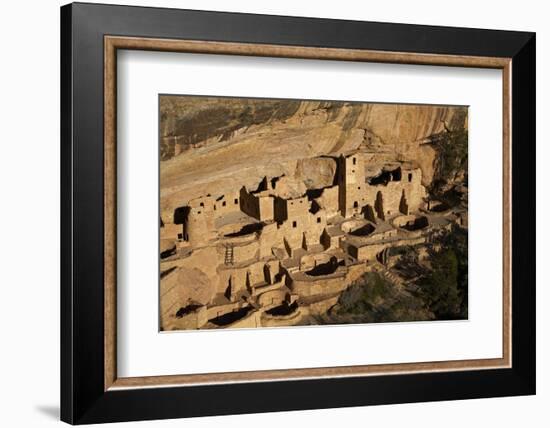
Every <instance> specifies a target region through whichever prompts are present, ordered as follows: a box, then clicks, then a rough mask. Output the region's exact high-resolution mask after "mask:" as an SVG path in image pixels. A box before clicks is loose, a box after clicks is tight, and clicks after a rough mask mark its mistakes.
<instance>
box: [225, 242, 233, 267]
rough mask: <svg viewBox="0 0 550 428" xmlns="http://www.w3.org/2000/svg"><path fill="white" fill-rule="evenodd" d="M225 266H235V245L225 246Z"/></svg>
mask: <svg viewBox="0 0 550 428" xmlns="http://www.w3.org/2000/svg"><path fill="white" fill-rule="evenodd" d="M225 264H226V265H232V264H233V245H226V246H225Z"/></svg>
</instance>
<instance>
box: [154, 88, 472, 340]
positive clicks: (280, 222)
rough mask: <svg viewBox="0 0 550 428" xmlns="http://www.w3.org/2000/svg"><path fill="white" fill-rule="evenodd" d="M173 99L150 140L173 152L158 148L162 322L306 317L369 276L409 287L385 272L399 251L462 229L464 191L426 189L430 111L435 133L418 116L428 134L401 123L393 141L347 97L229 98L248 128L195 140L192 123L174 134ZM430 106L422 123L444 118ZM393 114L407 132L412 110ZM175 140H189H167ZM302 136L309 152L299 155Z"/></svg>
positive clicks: (209, 324)
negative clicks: (244, 101) (247, 102)
mask: <svg viewBox="0 0 550 428" xmlns="http://www.w3.org/2000/svg"><path fill="white" fill-rule="evenodd" d="M174 98H175V97H174ZM182 98H184V97H182ZM197 98H199V97H197ZM186 102H187V101H186ZM270 102H271V104H273V103H274V101H270ZM306 104H307V103H306ZM174 105H175V104H170V105H169V107H171V108H172V110H170V109H169V108H166V109H165V110H164V111H163V110H162V109H161V113H162V114H163V116H162V118H163V119H162V120H163V121H164V122H162V121H161V148H162V147H164V148H165V149H166V147H171V148H170V149H169V150H165V151H164V152H163V151H162V150H161V153H163V156H164V158H163V161H162V162H161V213H160V215H161V218H160V323H161V329H162V330H185V329H213V328H253V327H277V326H293V325H311V324H316V323H317V322H316V319H317V318H316V317H317V316H322V315H323V314H326V313H329V312H330V310H331V308H334V307H335V306H336V305H338V304H339V299H340V298H341V296H342V293H343V292H344V291H345V290H346V289H348V288H349V287H350V286H351V285H352V284H354V283H355V282H356V281H357V280H359V279H360V278H362V277H363V276H364V275H365V274H367V273H377V274H379V275H381V277H383V278H385V279H386V280H387V281H389V283H391V284H393V286H395V287H397V288H399V287H402V288H403V287H407V284H406V281H405V280H404V279H403V278H399V277H398V275H397V274H396V271H394V270H393V266H394V265H395V264H396V260H398V259H399V257H400V256H399V252H400V251H401V249H403V248H409V249H410V248H414V249H415V251H416V252H417V253H418V254H420V255H421V257H420V258H422V254H424V255H425V254H427V253H428V252H429V251H432V250H433V248H436V249H437V247H438V246H440V245H439V244H434V242H437V239H438V237H439V236H443V235H445V234H448V233H450V232H451V231H452V230H455V228H460V229H462V230H467V199H466V198H467V187H466V188H464V186H462V193H460V192H458V191H457V192H454V189H455V187H457V186H456V183H451V184H449V186H450V187H449V188H451V189H452V190H453V192H454V193H453V194H456V195H458V196H457V197H458V198H459V199H458V201H459V202H457V203H454V204H451V203H450V202H449V201H447V200H446V201H442V200H438V199H436V197H435V196H434V194H431V193H430V191H431V189H432V187H433V186H432V182H433V181H434V176H435V175H436V174H437V171H436V169H437V167H436V166H435V167H434V166H433V165H437V153H435V150H434V149H432V148H430V147H427V148H424V147H422V146H421V144H427V145H429V141H428V137H429V136H430V135H431V134H434V133H436V132H438V129H436V125H437V123H436V122H437V121H436V120H435V119H433V118H432V119H429V120H432V121H433V123H436V125H433V124H432V125H430V126H432V128H433V129H428V128H429V126H428V125H426V119H422V118H421V117H419V118H417V120H424V123H423V125H422V126H423V127H424V128H426V129H425V130H424V131H423V132H424V134H426V135H413V134H414V132H412V131H411V135H407V136H406V135H405V131H404V130H403V129H401V130H400V132H402V133H403V135H401V136H399V135H398V136H397V137H396V141H397V140H399V141H400V139H403V140H405V142H406V143H407V144H409V146H410V147H409V146H406V145H404V144H403V145H402V146H399V145H398V142H395V141H393V140H390V139H389V138H386V140H385V141H381V140H380V138H381V137H380V136H378V137H373V133H372V129H373V128H375V126H374V125H372V124H371V125H369V127H366V125H365V123H367V124H368V123H369V122H368V120H370V121H371V122H373V121H374V120H382V119H377V118H376V117H375V118H374V119H373V117H372V115H373V113H372V111H371V112H370V113H369V112H367V113H368V114H370V115H371V116H370V119H369V118H368V117H367V116H365V117H363V118H362V116H361V115H364V114H365V111H364V107H361V109H358V107H357V106H356V105H353V104H350V105H344V106H342V107H341V111H339V112H335V111H334V110H333V109H327V108H326V107H327V106H326V105H321V106H320V107H319V106H304V102H301V103H299V102H298V104H296V105H294V104H291V105H282V106H281V105H278V104H276V103H275V105H266V106H259V105H255V106H253V107H250V106H248V110H247V109H246V108H242V106H236V105H235V106H231V105H230V106H226V108H227V109H228V110H231V111H232V112H233V113H232V116H231V117H233V116H237V117H239V115H238V114H237V113H238V112H235V110H238V109H239V108H240V109H241V110H242V111H241V116H243V117H245V116H246V119H242V118H241V119H242V120H244V121H245V122H246V126H243V127H238V126H237V125H236V122H235V121H234V120H233V121H232V123H230V124H229V123H222V125H223V126H222V125H217V126H218V128H219V129H218V131H217V132H216V131H215V129H214V128H215V126H214V125H212V127H211V128H205V127H204V126H203V125H201V128H200V129H199V130H197V134H195V133H194V132H193V130H190V129H189V127H190V126H191V125H190V124H191V123H193V122H192V121H191V119H189V117H186V118H185V121H182V122H181V123H184V125H185V126H186V127H187V128H185V129H183V130H182V129H178V122H177V120H176V119H174V117H172V116H174V115H175V116H177V114H176V113H174V111H176V112H177V109H176V108H175V107H174ZM215 106H216V108H218V107H219V104H215ZM360 106H362V105H360ZM260 107H261V108H260ZM283 107H284V108H283ZM319 108H321V110H320V111H319V110H318V109H319ZM250 109H252V110H255V111H252V112H251V111H250ZM430 109H431V110H430V111H429V112H428V113H426V115H427V116H428V117H431V116H437V115H438V114H439V115H440V116H441V117H442V120H443V119H445V118H447V119H448V117H447V116H450V117H454V116H453V115H454V114H455V112H451V113H449V111H447V110H445V112H444V113H441V111H442V110H441V109H440V110H437V109H435V108H434V107H430ZM205 111H207V109H206V110H205V109H204V108H203V110H201V115H202V116H201V117H203V116H205V115H206V113H205ZM216 112H217V110H212V114H213V115H215V114H222V113H219V112H218V113H216ZM350 112H351V113H350ZM268 113H269V114H268ZM383 113H384V112H382V113H379V115H380V117H382V118H383V117H385V116H384V114H383ZM405 113H407V111H405ZM401 114H402V116H403V117H402V120H406V121H407V126H412V125H411V122H413V121H414V117H411V116H410V114H409V115H408V116H407V114H403V112H401ZM422 114H424V113H422ZM171 115H172V116H171ZM247 115H248V116H247ZM262 115H263V116H262ZM331 115H332V116H331ZM338 115H343V116H342V117H339V116H338ZM350 115H354V116H350ZM430 115H431V116H430ZM264 116H265V117H264ZM224 117H225V116H224ZM350 117H352V119H353V118H355V119H353V120H355V122H354V123H353V124H351V125H350V123H349V122H350V120H351V119H350ZM214 119H215V118H214ZM214 119H212V118H210V119H209V120H210V122H215V120H214ZM218 119H219V120H218V122H220V123H221V122H223V120H225V119H220V118H218ZM361 120H363V121H364V123H363V122H361ZM170 121H172V122H171V124H170ZM382 122H383V123H382V124H381V125H380V126H384V127H386V126H389V125H387V124H386V123H385V119H384V120H382ZM430 123H431V122H430ZM437 126H439V125H437ZM333 128H334V129H333ZM367 128H368V129H367ZM281 129H284V134H283V133H282V132H283V131H281ZM319 129H320V130H321V131H319ZM199 131H200V132H199ZM336 131H338V133H337V132H336ZM170 133H172V134H174V135H175V134H178V133H179V135H180V136H174V135H169V134H170ZM199 134H200V135H199ZM181 135H184V136H186V137H185V141H187V143H186V144H187V145H182V144H180V143H178V142H177V140H178V139H179V140H182V139H184V138H183V137H182V136H181ZM320 135H324V137H320ZM376 135H379V134H376ZM413 137H414V138H413ZM419 137H421V138H419ZM269 138H271V139H276V140H277V141H285V142H286V141H290V142H289V143H288V144H289V147H286V146H284V144H287V143H280V144H279V145H277V144H273V145H268V144H267V143H266V141H269ZM376 138H378V140H376ZM342 139H343V140H342ZM325 140H327V141H325ZM328 140H330V141H328ZM373 140H376V141H374V142H373ZM315 142H317V143H318V145H319V146H320V147H319V148H315V147H314V146H315ZM329 143H330V144H332V147H330V148H328V149H327V145H329ZM269 144H271V143H269ZM301 144H303V145H304V147H305V146H307V145H308V144H310V145H311V146H312V147H313V148H310V149H307V150H304V151H302V152H301V151H299V150H296V147H300V145H301ZM413 146H414V147H413ZM250 147H257V151H258V153H255V152H254V150H250ZM396 147H397V148H396ZM308 150H309V151H308ZM315 150H319V151H318V152H315ZM430 150H432V151H430ZM260 152H262V153H260ZM269 152H271V153H269ZM432 152H433V153H432ZM424 153H428V154H429V156H431V158H429V156H428V155H426V156H427V157H428V158H429V159H428V160H426V159H425V158H424ZM419 155H422V156H423V157H422V158H420V156H419ZM185 156H189V159H188V160H184V157H185ZM415 156H416V157H415ZM260 158H261V159H262V160H259V159H260ZM269 159H273V161H269ZM185 162H188V163H185ZM178 174H180V175H181V174H184V175H185V174H186V175H185V177H186V178H185V180H184V179H182V178H181V177H180V175H178ZM427 175H429V176H427ZM182 183H183V184H182ZM453 186H454V187H453ZM428 247H429V248H428ZM434 251H435V250H434ZM428 264H429V263H425V265H426V266H427V265H428ZM409 288H410V287H409Z"/></svg>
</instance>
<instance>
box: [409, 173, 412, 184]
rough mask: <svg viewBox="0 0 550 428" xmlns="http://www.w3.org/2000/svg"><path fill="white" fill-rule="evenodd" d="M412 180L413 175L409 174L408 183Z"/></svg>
mask: <svg viewBox="0 0 550 428" xmlns="http://www.w3.org/2000/svg"><path fill="white" fill-rule="evenodd" d="M412 179H413V175H412V173H409V183H410V182H411V181H412Z"/></svg>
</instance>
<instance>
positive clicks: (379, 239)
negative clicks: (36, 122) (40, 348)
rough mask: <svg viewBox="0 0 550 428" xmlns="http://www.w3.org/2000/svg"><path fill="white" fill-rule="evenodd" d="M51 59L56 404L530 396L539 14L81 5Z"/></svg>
mask: <svg viewBox="0 0 550 428" xmlns="http://www.w3.org/2000/svg"><path fill="white" fill-rule="evenodd" d="M61 54H62V58H61V62H62V63H61V73H62V75H61V83H62V85H61V87H62V91H61V101H62V103H61V104H62V112H61V113H62V114H61V128H62V141H61V146H62V149H61V156H62V159H61V160H62V162H61V164H62V180H61V186H62V189H61V191H62V207H61V208H62V209H61V212H62V236H61V242H62V266H61V269H62V283H61V287H62V290H61V291H62V292H61V338H62V343H61V356H62V361H61V367H62V376H61V387H62V388H61V389H62V396H61V402H62V405H61V410H62V414H61V417H62V420H64V421H66V422H69V423H72V424H84V423H97V422H115V421H129V420H144V419H161V418H177V417H190V416H201V415H222V414H231V413H247V412H269V411H282V410H298V409H314V408H327V407H343V406H359V405H372V404H388V403H405V402H416V401H434V400H451V399H464V398H477V397H496V396H509V395H526V394H534V393H535V257H534V256H535V222H534V219H535V210H534V208H535V196H534V191H535V35H534V34H533V33H525V32H509V31H495V30H481V29H465V28H447V27H428V26H417V25H407V24H390V23H372V22H357V21H338V20H326V19H312V18H296V17H281V16H265V15H247V14H233V13H218V12H204V11H190V10H175V9H157V8H140V7H127V6H107V5H92V4H78V3H76V4H70V5H67V6H64V7H62V8H61ZM212 403H216V405H215V406H213V405H212Z"/></svg>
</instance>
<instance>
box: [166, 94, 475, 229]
mask: <svg viewBox="0 0 550 428" xmlns="http://www.w3.org/2000/svg"><path fill="white" fill-rule="evenodd" d="M160 114H161V129H160V146H161V147H160V153H161V172H160V174H161V176H160V178H161V215H162V217H163V220H164V221H167V222H171V216H172V215H173V212H174V209H175V208H176V207H178V206H181V205H184V204H185V203H187V201H188V200H189V199H192V198H195V197H197V196H200V195H203V194H206V193H214V192H216V193H218V192H225V191H228V190H235V189H238V188H240V187H241V186H242V185H245V186H255V185H257V183H258V182H259V181H260V180H261V179H262V178H263V177H264V176H268V177H274V176H281V175H286V176H289V177H295V178H299V179H301V180H303V181H304V184H305V186H306V187H307V188H313V187H317V188H318V187H323V186H326V185H330V184H331V180H332V177H334V172H335V168H336V166H335V162H334V161H333V160H331V159H330V158H321V159H319V158H317V159H310V158H314V157H318V156H323V155H330V156H337V155H339V154H341V153H345V152H347V151H350V150H355V149H357V148H363V149H365V150H372V151H373V152H376V156H377V157H378V158H380V160H384V161H392V160H412V161H415V162H417V163H418V164H419V165H420V168H421V169H422V172H423V181H424V184H425V185H429V184H430V183H431V180H432V177H433V173H434V159H435V156H436V151H435V150H434V149H433V147H432V146H430V145H428V144H424V143H425V142H426V139H427V138H428V137H430V136H431V135H434V134H438V133H441V132H444V131H445V129H446V128H448V129H459V128H463V127H464V126H466V118H467V108H465V107H452V106H427V105H398V104H366V103H348V102H328V101H293V100H258V99H238V98H211V97H182V96H163V97H161V102H160Z"/></svg>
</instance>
